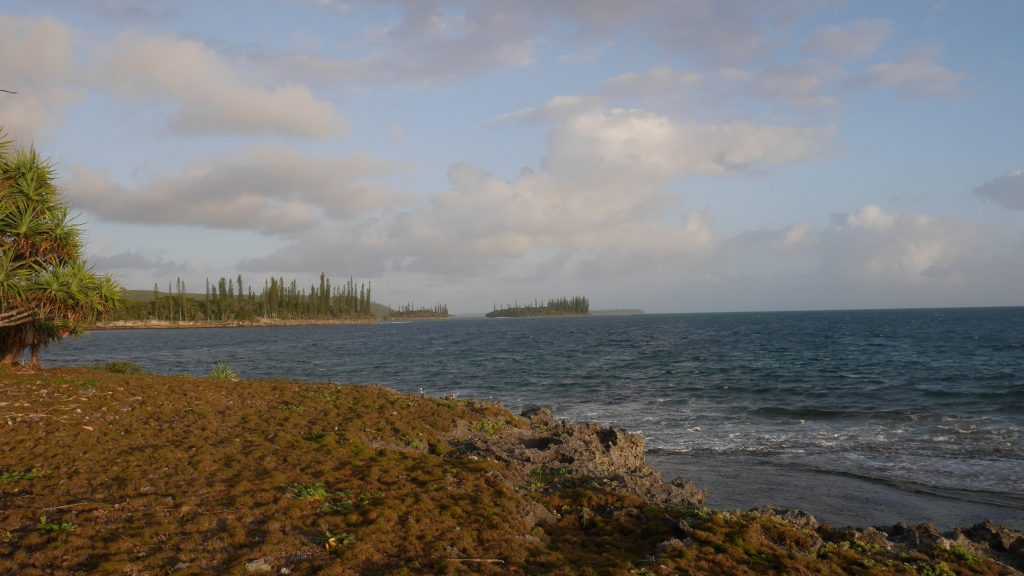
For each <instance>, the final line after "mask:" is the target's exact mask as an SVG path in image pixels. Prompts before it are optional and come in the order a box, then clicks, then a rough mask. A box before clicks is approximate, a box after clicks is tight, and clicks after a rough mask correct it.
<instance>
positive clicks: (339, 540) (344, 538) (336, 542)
mask: <svg viewBox="0 0 1024 576" xmlns="http://www.w3.org/2000/svg"><path fill="white" fill-rule="evenodd" d="M355 543H356V538H355V536H351V535H349V534H346V533H344V532H342V533H340V534H332V533H331V531H330V530H324V548H326V549H327V551H328V552H329V551H331V550H334V549H335V548H338V547H345V546H351V545H353V544H355Z"/></svg>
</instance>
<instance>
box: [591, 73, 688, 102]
mask: <svg viewBox="0 0 1024 576" xmlns="http://www.w3.org/2000/svg"><path fill="white" fill-rule="evenodd" d="M700 81H701V77H700V75H698V74H695V73H693V72H677V71H675V70H673V69H671V68H669V67H667V66H657V67H654V68H651V69H649V70H646V71H643V72H626V73H624V74H619V75H618V76H615V77H613V78H609V79H608V80H605V81H604V82H603V83H602V84H601V86H600V88H599V89H598V90H599V92H602V93H605V94H608V95H610V96H617V97H641V98H649V97H653V96H660V95H665V94H670V93H676V92H679V91H686V90H691V89H693V88H694V87H695V86H696V85H697V84H698V83H699V82H700Z"/></svg>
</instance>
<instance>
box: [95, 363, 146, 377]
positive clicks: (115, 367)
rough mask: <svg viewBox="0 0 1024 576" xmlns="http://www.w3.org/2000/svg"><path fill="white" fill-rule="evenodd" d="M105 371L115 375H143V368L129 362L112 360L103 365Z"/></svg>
mask: <svg viewBox="0 0 1024 576" xmlns="http://www.w3.org/2000/svg"><path fill="white" fill-rule="evenodd" d="M103 369H104V370H106V371H107V372H113V373H114V374H141V373H142V366H139V365H138V364H136V363H134V362H129V361H127V360H112V361H110V362H107V363H106V364H104V365H103Z"/></svg>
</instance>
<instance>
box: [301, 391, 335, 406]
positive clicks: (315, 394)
mask: <svg viewBox="0 0 1024 576" xmlns="http://www.w3.org/2000/svg"><path fill="white" fill-rule="evenodd" d="M300 395H301V396H302V397H303V398H310V399H313V400H323V401H324V402H330V403H331V404H337V403H338V402H340V401H341V395H339V394H338V393H337V392H334V391H329V390H303V391H302V392H300Z"/></svg>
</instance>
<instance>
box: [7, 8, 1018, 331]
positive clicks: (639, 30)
mask: <svg viewBox="0 0 1024 576" xmlns="http://www.w3.org/2000/svg"><path fill="white" fill-rule="evenodd" d="M1022 21H1024V2H1022V1H1020V0H991V1H989V2H984V3H975V2H966V1H963V2H954V1H934V2H926V1H907V2H898V3H893V2H852V1H849V2H844V1H839V0H821V1H812V0H807V1H784V2H761V1H756V0H728V1H721V2H710V1H708V0H694V1H668V0H664V1H662V0H657V1H654V0H652V1H637V2H631V3H622V2H614V1H601V0H589V1H582V0H551V1H541V0H524V1H522V2H502V1H499V0H480V1H444V0H438V1H413V0H395V1H391V2H383V1H382V2H371V1H352V2H342V1H330V0H320V1H312V0H311V1H308V2H302V1H292V2H281V1H278V2H271V1H260V2H241V1H237V2H219V3H210V2H147V3H137V2H127V1H121V0H88V1H74V2H73V1H70V0H67V1H65V0H46V1H36V2H20V1H18V0H14V1H10V2H6V3H5V7H4V8H3V9H2V11H0V78H2V79H3V82H4V86H3V87H4V88H7V89H11V90H16V91H17V92H18V93H17V94H16V95H4V96H2V98H0V124H2V125H3V126H5V127H6V130H7V132H8V133H9V135H11V136H13V137H15V138H16V139H17V141H18V142H19V143H22V144H30V143H31V144H33V145H35V146H36V147H37V148H39V149H41V150H42V151H43V152H45V153H46V154H47V155H49V156H50V157H52V158H53V159H54V160H55V161H57V162H58V163H59V166H60V172H61V174H62V185H63V186H64V192H65V195H66V196H67V198H68V199H69V201H70V202H71V203H72V204H73V206H74V207H75V209H76V210H78V211H79V212H81V214H82V220H83V221H84V222H85V223H86V229H87V232H88V239H89V243H88V252H89V258H90V261H91V262H92V263H93V264H94V265H95V266H96V268H97V269H99V270H104V271H109V272H111V273H113V274H115V275H116V276H117V277H119V278H120V279H121V280H122V282H124V283H125V284H126V285H127V286H129V287H133V288H147V287H150V286H152V284H153V283H154V282H158V283H160V284H161V285H166V284H167V282H168V281H172V282H173V281H174V279H175V278H177V277H181V278H182V279H184V280H185V281H186V282H187V283H188V285H189V286H190V287H199V286H202V284H203V282H204V280H205V279H206V278H207V277H209V278H211V279H214V278H217V277H220V276H222V275H223V276H227V277H233V276H235V275H236V274H238V273H241V274H243V275H244V277H246V278H249V279H251V280H252V281H253V283H254V284H257V285H261V284H262V282H263V278H265V277H267V276H270V275H276V276H285V277H289V278H290V277H297V278H298V279H299V280H300V283H304V282H305V283H308V281H310V280H311V279H313V278H314V277H316V276H318V275H319V273H320V272H321V271H325V272H327V273H328V274H329V275H331V276H334V277H336V278H341V277H347V276H354V277H356V278H357V279H359V280H361V281H372V282H373V284H374V286H375V295H376V297H377V298H379V299H380V300H381V301H383V302H385V303H390V304H399V303H404V302H409V301H415V302H417V303H423V304H432V303H433V302H438V301H439V302H445V303H446V304H448V306H449V308H450V309H451V310H453V311H456V312H459V311H462V312H471V311H484V310H486V309H488V308H490V306H491V303H492V302H512V301H514V300H520V301H526V300H532V299H534V298H541V299H544V298H548V297H555V296H560V295H568V294H576V293H585V294H587V295H588V296H590V298H591V301H592V302H593V304H594V306H595V307H596V308H617V307H639V308H644V309H646V310H648V311H651V312H671V311H711V310H759V309H773V310H774V309H818V308H884V307H908V306H979V305H1024V289H1022V287H1024V172H1022V171H1021V169H1022V167H1024V143H1022V140H1021V138H1020V135H1021V134H1022V133H1024V114H1022V113H1021V112H1020V105H1019V100H1020V97H1021V94H1022V92H1024V90H1022V89H1024V74H1022V72H1021V71H1022V70H1024V40H1021V38H1020V36H1019V31H1018V30H1017V28H1019V23H1020V22H1022Z"/></svg>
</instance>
